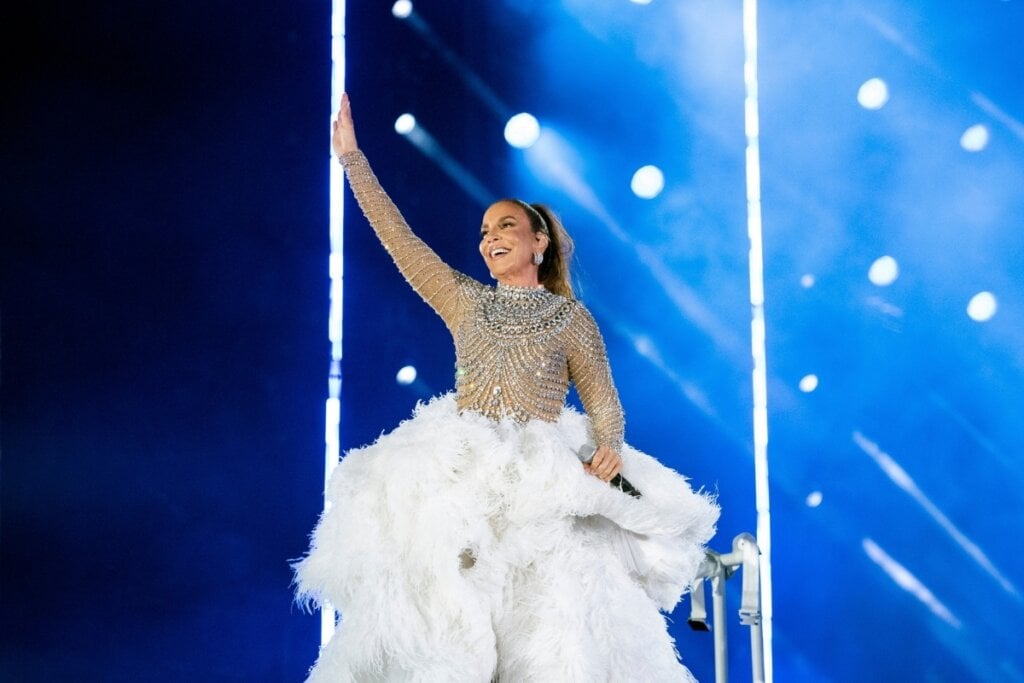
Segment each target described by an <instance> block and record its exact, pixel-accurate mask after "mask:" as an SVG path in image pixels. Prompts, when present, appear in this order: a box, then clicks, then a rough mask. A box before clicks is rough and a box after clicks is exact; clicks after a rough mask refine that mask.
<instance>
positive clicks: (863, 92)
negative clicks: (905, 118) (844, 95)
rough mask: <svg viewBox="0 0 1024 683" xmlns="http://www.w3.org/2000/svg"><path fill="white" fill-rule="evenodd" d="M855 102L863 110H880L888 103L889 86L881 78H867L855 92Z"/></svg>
mask: <svg viewBox="0 0 1024 683" xmlns="http://www.w3.org/2000/svg"><path fill="white" fill-rule="evenodd" d="M857 101H858V102H859V103H860V106H862V107H864V108H865V109H881V108H882V107H884V106H885V103H886V102H888V101H889V86H888V85H886V83H885V81H883V80H882V79H881V78H869V79H868V80H866V81H864V83H862V84H861V86H860V89H859V90H857Z"/></svg>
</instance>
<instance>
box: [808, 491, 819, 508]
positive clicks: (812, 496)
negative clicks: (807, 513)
mask: <svg viewBox="0 0 1024 683" xmlns="http://www.w3.org/2000/svg"><path fill="white" fill-rule="evenodd" d="M822 498H823V496H822V495H821V491H811V492H810V493H808V494H807V498H806V499H805V500H804V502H805V503H807V507H809V508H816V507H818V506H819V505H821V499H822Z"/></svg>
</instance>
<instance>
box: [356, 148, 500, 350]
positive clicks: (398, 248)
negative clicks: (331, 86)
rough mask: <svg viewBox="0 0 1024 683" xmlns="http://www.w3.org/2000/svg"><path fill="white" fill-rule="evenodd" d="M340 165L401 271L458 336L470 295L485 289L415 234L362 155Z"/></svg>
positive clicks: (365, 213)
mask: <svg viewBox="0 0 1024 683" xmlns="http://www.w3.org/2000/svg"><path fill="white" fill-rule="evenodd" d="M340 161H341V164H342V166H344V167H345V174H346V176H347V177H348V183H349V187H351V188H352V194H354V195H355V198H356V201H357V202H358V203H359V208H361V209H362V210H363V214H364V215H365V216H366V219H367V220H368V221H369V222H370V225H371V226H372V227H373V230H374V232H376V233H377V237H378V238H379V239H380V241H381V244H383V245H384V248H385V249H386V250H387V252H388V254H390V255H391V258H392V259H393V260H394V262H395V265H397V266H398V270H399V271H400V272H401V273H402V276H403V277H404V278H405V280H406V282H408V283H409V284H410V285H411V286H412V288H413V289H414V290H416V293H417V294H419V295H420V296H421V297H423V300H424V301H426V302H427V304H428V305H429V306H430V307H431V308H433V309H434V310H435V311H436V312H437V314H438V315H440V316H441V319H442V320H444V322H445V325H447V326H448V329H449V330H452V331H453V332H454V330H455V329H456V327H457V326H458V322H459V319H460V318H461V316H462V313H463V311H464V309H465V296H464V295H465V293H466V291H467V290H468V289H470V288H471V287H472V286H473V285H477V286H482V285H479V283H477V282H476V281H475V280H473V279H472V278H470V277H469V276H467V275H464V274H462V273H460V272H458V271H457V270H455V269H454V268H452V267H450V266H449V265H448V264H447V263H445V262H444V261H442V260H441V257H439V256H438V255H437V254H436V253H434V250H433V249H431V248H430V247H429V246H427V244H426V243H425V242H424V241H423V240H421V239H420V238H419V237H417V236H416V235H415V234H414V233H413V231H412V229H411V228H410V227H409V224H408V223H406V222H405V218H403V217H402V214H401V212H400V211H399V210H398V207H397V206H395V204H394V202H392V201H391V198H390V197H388V195H387V193H386V192H385V191H384V188H382V187H381V185H380V182H378V180H377V176H376V175H375V174H374V173H373V169H372V168H370V163H369V161H367V159H366V156H365V155H364V154H363V153H362V152H361V151H359V150H357V151H355V152H349V153H347V154H344V155H342V156H341V159H340Z"/></svg>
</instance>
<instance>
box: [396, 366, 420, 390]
mask: <svg viewBox="0 0 1024 683" xmlns="http://www.w3.org/2000/svg"><path fill="white" fill-rule="evenodd" d="M395 381H396V382H398V383H399V384H401V385H402V386H408V385H410V384H412V383H413V382H415V381H416V368H414V367H413V366H411V365H406V366H405V367H404V368H402V369H401V370H399V371H398V374H397V375H395Z"/></svg>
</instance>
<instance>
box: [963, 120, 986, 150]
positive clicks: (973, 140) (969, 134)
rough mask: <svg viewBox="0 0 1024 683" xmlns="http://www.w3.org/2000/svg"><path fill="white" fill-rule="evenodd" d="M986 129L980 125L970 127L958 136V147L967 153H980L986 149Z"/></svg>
mask: <svg viewBox="0 0 1024 683" xmlns="http://www.w3.org/2000/svg"><path fill="white" fill-rule="evenodd" d="M988 138H989V135H988V128H986V127H985V126H983V125H982V124H980V123H979V124H977V125H975V126H971V127H970V128H968V129H967V130H965V131H964V134H963V135H961V136H960V146H961V147H963V148H964V149H965V150H967V151H968V152H980V151H981V150H983V149H985V148H986V147H988Z"/></svg>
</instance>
